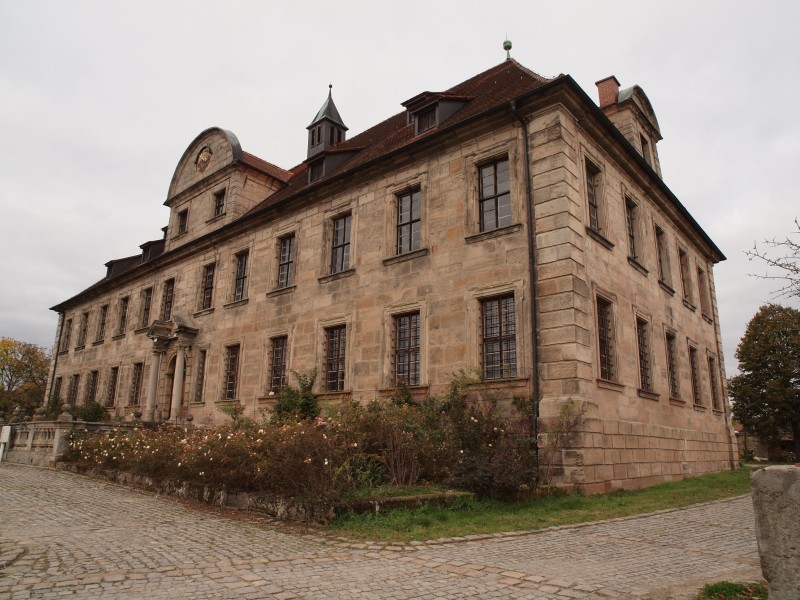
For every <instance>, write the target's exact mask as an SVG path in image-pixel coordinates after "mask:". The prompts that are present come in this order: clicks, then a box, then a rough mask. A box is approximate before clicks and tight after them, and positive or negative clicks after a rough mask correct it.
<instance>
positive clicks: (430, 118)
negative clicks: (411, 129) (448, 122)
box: [417, 106, 436, 134]
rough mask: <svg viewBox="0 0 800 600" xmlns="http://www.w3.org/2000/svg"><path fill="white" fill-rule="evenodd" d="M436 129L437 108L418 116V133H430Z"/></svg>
mask: <svg viewBox="0 0 800 600" xmlns="http://www.w3.org/2000/svg"><path fill="white" fill-rule="evenodd" d="M434 127H436V107H435V106H434V107H433V108H429V109H427V110H424V111H422V112H421V113H419V114H417V133H418V134H419V133H422V132H423V131H428V129H433V128H434Z"/></svg>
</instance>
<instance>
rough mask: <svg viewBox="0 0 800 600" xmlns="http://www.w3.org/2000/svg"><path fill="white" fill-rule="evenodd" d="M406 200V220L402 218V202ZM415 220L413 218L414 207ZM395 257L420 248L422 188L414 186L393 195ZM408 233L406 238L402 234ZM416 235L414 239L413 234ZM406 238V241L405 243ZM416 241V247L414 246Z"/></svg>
mask: <svg viewBox="0 0 800 600" xmlns="http://www.w3.org/2000/svg"><path fill="white" fill-rule="evenodd" d="M406 199H408V211H407V214H408V218H407V219H404V218H403V207H404V201H405V200H406ZM415 203H416V207H417V218H416V219H415V218H414V206H415ZM395 204H396V206H395V246H394V250H395V256H401V255H403V254H408V253H410V252H415V251H417V250H419V249H421V248H422V188H421V187H420V186H414V187H412V188H409V189H407V190H405V191H403V192H400V193H398V194H396V195H395ZM406 231H407V232H408V233H407V236H405V235H404V232H406ZM415 233H416V238H415V237H414V234H415ZM406 237H407V239H408V241H407V242H405V241H404V240H405V238H406ZM415 239H416V245H415Z"/></svg>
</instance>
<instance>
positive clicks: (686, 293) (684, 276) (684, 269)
mask: <svg viewBox="0 0 800 600" xmlns="http://www.w3.org/2000/svg"><path fill="white" fill-rule="evenodd" d="M678 260H679V262H680V267H681V285H682V286H683V299H684V300H686V301H687V302H689V303H691V302H692V279H691V276H690V271H689V257H688V255H687V254H686V251H685V250H684V249H683V248H678Z"/></svg>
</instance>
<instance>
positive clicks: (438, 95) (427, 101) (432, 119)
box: [402, 92, 472, 135]
mask: <svg viewBox="0 0 800 600" xmlns="http://www.w3.org/2000/svg"><path fill="white" fill-rule="evenodd" d="M470 100H472V98H470V97H468V96H459V95H457V94H448V93H447V92H422V93H421V94H417V95H416V96H414V97H413V98H411V99H409V100H406V101H405V102H403V104H402V106H404V107H405V109H406V111H407V113H406V122H407V123H408V124H409V125H412V124H413V125H414V135H419V134H420V133H424V132H426V131H428V130H429V129H433V128H434V127H438V126H439V125H440V124H442V123H444V122H445V121H447V119H449V118H450V117H451V116H452V115H453V114H454V113H455V112H456V111H457V110H458V109H459V108H461V107H462V106H464V105H465V104H466V103H467V102H469V101H470Z"/></svg>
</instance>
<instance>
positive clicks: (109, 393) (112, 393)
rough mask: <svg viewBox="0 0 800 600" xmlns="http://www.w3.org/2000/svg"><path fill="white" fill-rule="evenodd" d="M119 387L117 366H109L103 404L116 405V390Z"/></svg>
mask: <svg viewBox="0 0 800 600" xmlns="http://www.w3.org/2000/svg"><path fill="white" fill-rule="evenodd" d="M118 388H119V366H115V367H111V368H110V369H109V372H108V383H107V385H106V398H105V404H104V405H105V406H116V403H117V390H118Z"/></svg>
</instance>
